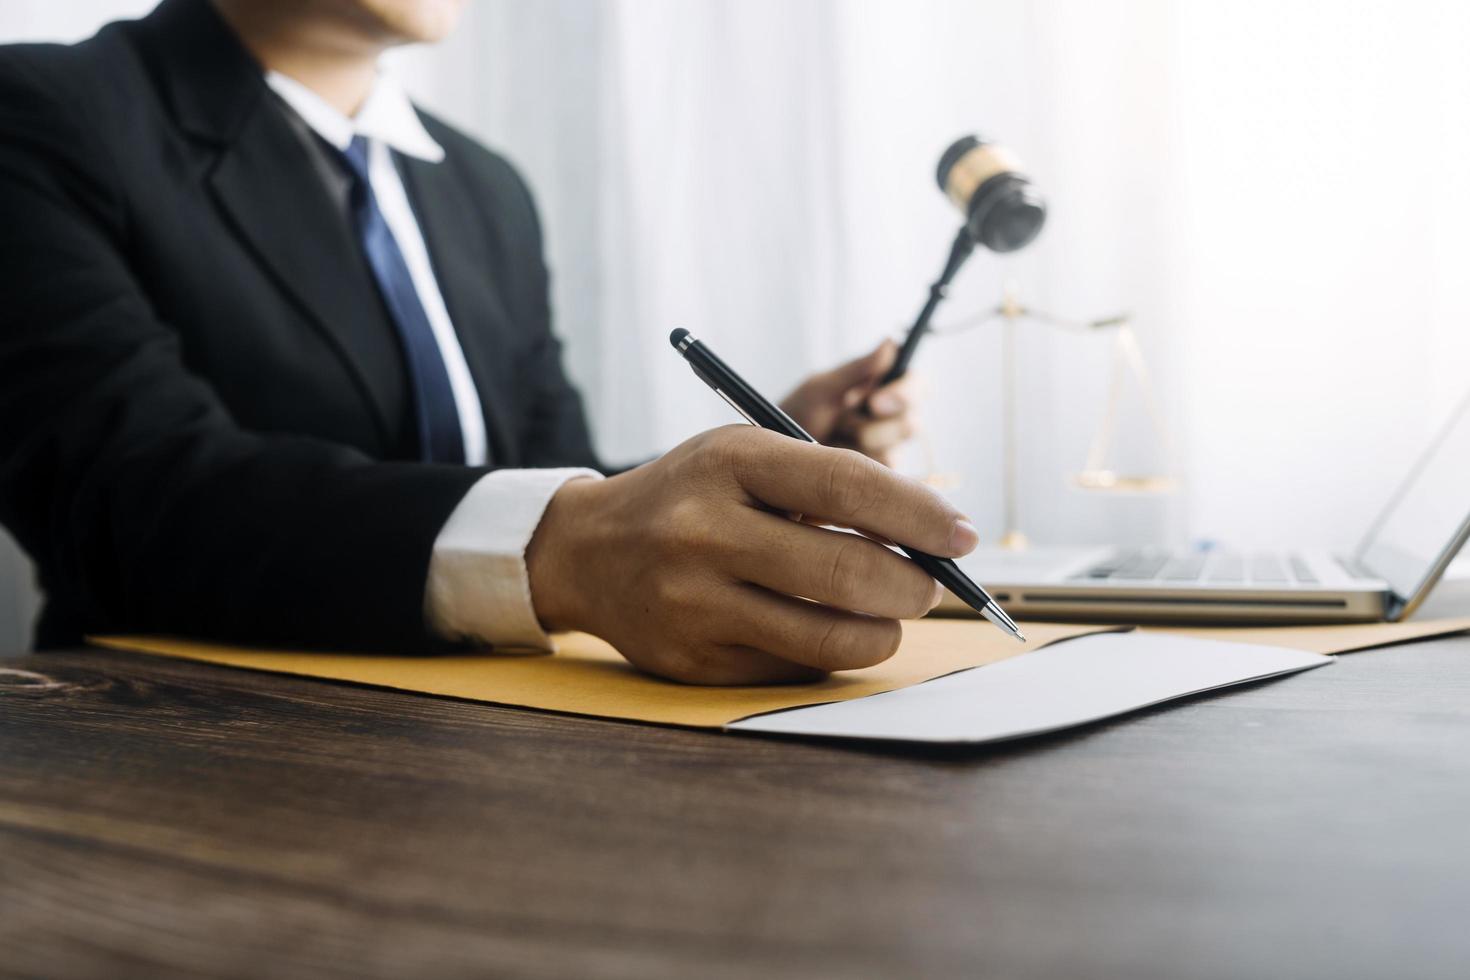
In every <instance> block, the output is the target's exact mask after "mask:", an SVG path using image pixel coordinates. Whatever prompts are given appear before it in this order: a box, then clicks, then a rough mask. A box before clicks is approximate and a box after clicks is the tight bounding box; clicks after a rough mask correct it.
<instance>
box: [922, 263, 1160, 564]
mask: <svg viewBox="0 0 1470 980" xmlns="http://www.w3.org/2000/svg"><path fill="white" fill-rule="evenodd" d="M996 321H999V322H1000V347H1001V353H1000V361H1001V432H1002V437H1001V438H1002V449H1001V459H1002V465H1001V469H1002V485H1001V501H1002V504H1001V511H1002V520H1003V523H1004V527H1005V530H1004V533H1003V534H1002V535H1001V539H1000V546H1001V547H1002V548H1006V549H1009V550H1013V551H1020V550H1023V549H1025V548H1026V547H1027V539H1026V535H1025V533H1023V532H1022V531H1021V528H1020V519H1019V515H1018V499H1017V498H1018V496H1019V491H1018V483H1019V472H1020V471H1019V465H1018V462H1017V452H1016V449H1017V439H1016V418H1017V411H1016V396H1017V358H1016V329H1017V327H1018V325H1020V324H1021V323H1023V322H1025V321H1030V322H1033V323H1038V324H1041V325H1043V326H1047V327H1051V328H1053V329H1056V330H1064V331H1067V332H1069V333H1078V334H1089V333H1097V332H1101V331H1111V332H1112V334H1113V343H1112V353H1111V357H1110V367H1109V379H1108V390H1107V395H1106V396H1105V400H1104V404H1103V411H1102V414H1101V418H1100V419H1099V421H1098V425H1097V428H1096V430H1095V431H1094V432H1093V436H1092V440H1091V443H1090V445H1089V447H1088V451H1087V459H1086V461H1085V462H1084V463H1083V466H1082V469H1081V470H1080V471H1078V472H1076V473H1074V474H1073V475H1072V480H1071V482H1072V485H1073V486H1075V487H1077V488H1078V489H1080V490H1088V491H1094V492H1102V493H1118V494H1165V493H1172V492H1174V491H1175V490H1177V489H1178V487H1179V481H1178V479H1177V478H1175V477H1173V476H1169V475H1166V474H1167V472H1168V471H1171V470H1173V469H1174V467H1173V465H1172V460H1173V457H1174V453H1173V440H1172V438H1171V437H1170V434H1169V428H1168V426H1167V424H1166V423H1165V419H1164V413H1163V409H1162V407H1161V405H1160V403H1159V399H1158V395H1157V393H1156V391H1155V388H1154V384H1153V380H1152V377H1151V375H1150V373H1149V369H1148V363H1147V361H1146V360H1145V359H1144V356H1143V350H1142V348H1140V346H1139V343H1138V335H1137V333H1135V331H1134V330H1133V326H1132V323H1131V322H1130V321H1131V317H1130V316H1129V315H1128V314H1126V313H1124V314H1118V315H1115V316H1109V317H1104V318H1102V319H1097V320H1072V319H1067V318H1065V317H1060V316H1057V315H1055V314H1052V313H1047V312H1045V311H1042V310H1036V309H1033V308H1031V307H1029V306H1026V305H1025V304H1024V303H1022V302H1021V300H1020V299H1019V295H1018V291H1017V289H1016V287H1015V285H1014V284H1013V283H1007V284H1006V286H1005V288H1004V290H1003V292H1002V295H1001V301H1000V303H999V304H997V305H996V306H994V307H992V308H990V309H988V310H983V311H981V312H980V313H977V314H975V315H973V316H970V317H967V318H965V319H962V320H959V321H957V322H955V323H952V324H949V325H946V326H940V327H934V328H932V330H933V333H934V334H935V335H936V336H943V335H948V334H955V333H959V332H961V331H968V330H972V329H975V328H977V327H982V326H986V325H988V324H991V323H995V322H996ZM1130 382H1131V384H1132V385H1133V386H1135V387H1136V390H1137V392H1138V395H1139V397H1140V399H1141V401H1142V403H1143V407H1144V411H1145V413H1146V415H1147V416H1148V419H1149V423H1150V426H1151V427H1152V429H1153V433H1154V437H1155V438H1156V439H1157V441H1158V445H1159V446H1160V448H1161V450H1162V454H1163V457H1164V459H1165V461H1166V464H1167V465H1166V467H1165V474H1142V473H1123V472H1119V470H1118V468H1117V467H1116V466H1115V465H1114V464H1113V463H1112V462H1111V461H1110V457H1111V456H1112V453H1113V450H1114V444H1115V442H1116V436H1117V432H1118V425H1119V416H1120V413H1121V409H1122V404H1123V396H1124V393H1125V391H1126V389H1127V388H1128V386H1129V384H1130ZM930 470H931V472H930V475H929V476H928V477H927V478H926V482H928V483H929V484H931V485H933V486H936V487H939V488H946V487H950V486H953V484H954V482H955V481H954V478H953V477H951V476H947V475H945V474H940V473H936V472H934V471H933V467H932V466H931V467H930Z"/></svg>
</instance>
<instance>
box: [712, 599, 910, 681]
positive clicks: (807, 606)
mask: <svg viewBox="0 0 1470 980" xmlns="http://www.w3.org/2000/svg"><path fill="white" fill-rule="evenodd" d="M735 588H739V589H742V590H744V592H745V596H744V599H743V601H741V602H739V603H737V604H733V605H732V606H731V611H732V612H734V613H737V615H735V616H732V618H731V621H729V622H727V623H721V624H715V625H714V626H713V628H714V629H715V630H717V631H719V630H722V629H723V630H724V631H725V632H729V633H732V634H734V636H733V637H732V640H731V642H739V643H742V644H748V645H750V646H753V647H755V648H756V649H759V650H764V651H765V652H767V653H769V654H772V655H774V656H776V657H779V658H781V659H782V660H787V661H790V662H791V663H794V664H802V665H804V666H806V667H810V668H813V669H816V670H821V671H833V670H854V669H857V668H859V667H871V666H873V665H874V664H879V663H882V662H883V661H885V660H887V659H888V658H889V657H891V656H893V654H894V653H895V652H896V651H897V650H898V643H899V640H900V639H902V637H903V627H901V626H900V625H899V623H898V621H897V620H895V619H880V618H878V617H875V616H864V615H862V614H861V613H854V612H846V611H844V610H841V609H833V608H832V607H830V606H822V605H818V604H817V603H815V602H807V601H805V600H803V599H794V598H792V597H791V596H784V595H777V594H776V593H774V592H768V591H766V590H765V589H762V588H760V587H759V586H755V585H740V586H735ZM736 638H738V639H736Z"/></svg>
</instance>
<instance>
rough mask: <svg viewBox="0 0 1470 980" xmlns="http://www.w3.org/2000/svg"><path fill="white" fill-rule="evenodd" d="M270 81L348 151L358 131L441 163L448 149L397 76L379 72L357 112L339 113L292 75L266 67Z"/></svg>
mask: <svg viewBox="0 0 1470 980" xmlns="http://www.w3.org/2000/svg"><path fill="white" fill-rule="evenodd" d="M265 81H266V84H267V85H269V86H270V87H271V89H272V90H273V91H274V92H275V93H276V94H277V95H279V96H280V97H281V98H282V99H283V100H284V101H285V103H286V104H287V105H288V106H290V107H291V108H292V110H293V111H295V113H296V114H297V115H298V116H300V117H301V118H302V120H303V121H304V122H305V123H306V124H307V125H308V126H310V127H311V129H312V131H313V132H315V133H316V134H317V135H318V136H320V137H321V138H322V139H324V140H326V141H327V142H328V143H330V144H331V145H332V146H335V147H336V148H337V149H339V150H346V149H347V145H348V144H349V143H351V142H352V137H354V136H366V137H368V138H370V139H376V140H381V141H382V142H384V143H386V144H387V145H388V146H390V147H392V148H393V149H395V150H397V151H398V152H399V153H403V154H406V155H408V156H411V157H416V158H418V159H420V160H427V161H428V162H429V163H438V162H439V161H440V160H443V159H444V148H443V147H442V146H440V145H439V144H438V143H437V142H435V140H434V137H432V136H430V135H429V131H428V130H427V129H425V128H424V123H423V120H421V119H420V118H419V114H418V111H417V110H416V109H414V107H413V103H412V102H410V101H409V99H408V93H407V92H405V91H404V90H403V86H402V85H400V84H399V83H398V80H397V79H396V78H394V77H393V76H392V75H388V74H384V73H382V72H379V73H378V75H377V77H376V78H375V79H374V81H373V87H372V91H370V92H368V97H367V98H366V99H365V100H363V103H362V108H361V109H359V110H357V115H356V116H352V117H348V116H344V115H342V113H340V112H338V111H337V110H336V109H335V108H334V107H333V106H332V105H331V104H330V103H328V102H327V100H326V99H323V98H322V97H321V96H320V95H317V94H316V93H315V92H313V91H312V90H311V89H309V88H307V87H306V86H305V85H303V84H301V83H300V82H298V81H297V80H296V79H294V78H292V77H290V76H289V75H283V74H281V73H280V72H278V71H270V72H266V76H265Z"/></svg>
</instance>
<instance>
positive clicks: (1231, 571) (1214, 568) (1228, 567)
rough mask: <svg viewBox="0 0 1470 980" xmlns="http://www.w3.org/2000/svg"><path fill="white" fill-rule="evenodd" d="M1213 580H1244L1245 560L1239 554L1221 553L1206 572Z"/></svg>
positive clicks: (1209, 578)
mask: <svg viewBox="0 0 1470 980" xmlns="http://www.w3.org/2000/svg"><path fill="white" fill-rule="evenodd" d="M1205 577H1206V578H1207V579H1208V580H1209V581H1211V582H1244V581H1245V560H1244V559H1243V558H1241V557H1240V556H1239V555H1225V554H1222V555H1219V556H1217V557H1216V558H1215V560H1214V561H1213V562H1211V563H1210V567H1209V569H1208V570H1207V572H1206V575H1205Z"/></svg>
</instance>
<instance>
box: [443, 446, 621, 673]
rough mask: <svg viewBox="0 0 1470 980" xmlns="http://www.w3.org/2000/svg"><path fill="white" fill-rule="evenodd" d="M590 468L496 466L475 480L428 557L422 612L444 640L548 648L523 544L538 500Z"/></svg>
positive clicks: (537, 513)
mask: <svg viewBox="0 0 1470 980" xmlns="http://www.w3.org/2000/svg"><path fill="white" fill-rule="evenodd" d="M581 477H590V478H593V479H598V480H600V479H602V474H600V473H598V472H597V471H595V470H587V469H580V468H575V467H571V468H565V469H546V470H496V471H495V472H493V473H487V474H486V475H485V476H483V477H481V478H480V479H479V481H477V482H476V483H475V485H474V486H472V487H470V492H469V493H467V494H465V496H464V499H463V500H461V501H460V502H459V506H458V507H456V508H454V512H453V513H452V514H450V515H449V520H448V521H446V522H445V524H444V528H443V529H442V530H441V531H440V532H439V536H438V537H437V538H435V539H434V552H433V556H432V557H431V558H430V560H429V581H428V583H427V585H426V587H425V589H424V612H425V615H426V617H427V619H428V624H429V628H430V629H431V630H433V631H434V632H435V633H436V634H438V635H439V636H441V637H443V638H445V639H447V640H455V641H460V640H470V641H473V642H477V643H488V644H490V645H492V646H496V647H518V648H530V649H535V650H550V649H551V648H552V645H551V638H550V637H549V636H547V635H546V631H545V630H543V629H542V628H541V623H540V622H539V621H538V620H537V619H536V607H535V606H534V605H533V604H532V601H531V577H530V574H529V573H528V572H527V571H526V546H527V545H529V544H530V543H531V536H532V535H533V534H535V533H536V527H537V525H539V524H540V523H541V515H542V514H544V513H545V512H546V505H547V504H549V503H550V502H551V498H552V497H553V496H554V495H555V494H556V492H557V491H558V490H560V489H561V487H562V484H564V483H566V482H567V481H568V480H575V479H578V478H581Z"/></svg>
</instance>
